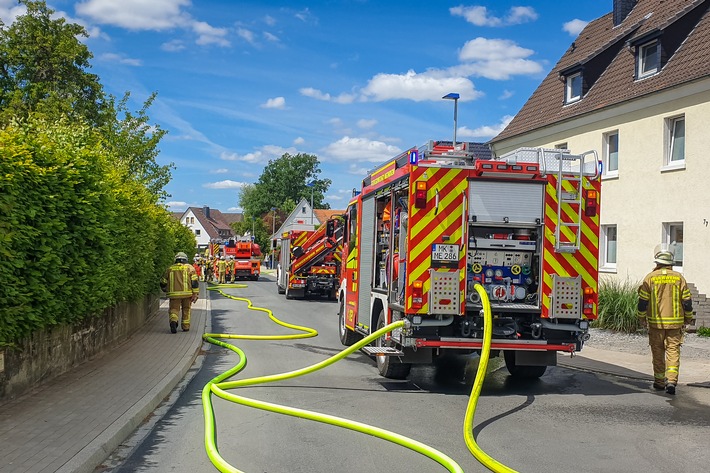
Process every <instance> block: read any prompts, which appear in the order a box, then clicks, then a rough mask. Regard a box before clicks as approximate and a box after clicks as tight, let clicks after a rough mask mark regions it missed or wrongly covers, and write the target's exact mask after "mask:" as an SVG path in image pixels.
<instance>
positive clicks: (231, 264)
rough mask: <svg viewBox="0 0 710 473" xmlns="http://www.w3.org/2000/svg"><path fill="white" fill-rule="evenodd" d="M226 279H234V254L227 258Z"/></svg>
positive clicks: (230, 280)
mask: <svg viewBox="0 0 710 473" xmlns="http://www.w3.org/2000/svg"><path fill="white" fill-rule="evenodd" d="M226 279H227V281H228V282H232V281H234V256H230V257H229V259H228V260H227V278H226Z"/></svg>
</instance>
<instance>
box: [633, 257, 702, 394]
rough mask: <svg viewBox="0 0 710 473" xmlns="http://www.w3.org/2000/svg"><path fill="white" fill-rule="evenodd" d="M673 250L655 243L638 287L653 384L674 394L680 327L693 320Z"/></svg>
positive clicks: (681, 334)
mask: <svg viewBox="0 0 710 473" xmlns="http://www.w3.org/2000/svg"><path fill="white" fill-rule="evenodd" d="M673 260H674V255H673V253H672V252H671V251H670V250H668V249H665V248H661V247H656V252H655V258H654V260H653V261H654V263H656V268H655V269H654V270H653V271H651V272H650V273H649V274H648V275H647V276H646V277H645V278H644V280H643V283H642V284H641V287H639V290H638V294H639V302H638V316H639V318H640V322H641V325H643V326H646V325H648V344H649V345H650V346H651V355H652V357H653V378H654V381H653V387H654V389H657V390H659V391H661V390H663V389H665V390H666V392H667V393H668V394H675V388H676V384H678V369H679V368H680V346H681V344H682V343H683V328H684V326H685V325H687V324H690V323H692V321H693V302H692V300H691V296H690V290H689V289H688V284H687V283H686V281H685V278H683V275H682V274H680V273H679V272H677V271H673V269H672V266H673Z"/></svg>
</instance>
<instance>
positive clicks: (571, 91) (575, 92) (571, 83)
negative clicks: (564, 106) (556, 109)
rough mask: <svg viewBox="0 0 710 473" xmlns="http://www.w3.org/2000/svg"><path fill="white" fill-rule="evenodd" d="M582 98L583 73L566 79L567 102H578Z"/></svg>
mask: <svg viewBox="0 0 710 473" xmlns="http://www.w3.org/2000/svg"><path fill="white" fill-rule="evenodd" d="M581 98H582V73H581V72H577V73H576V74H572V75H570V76H568V77H567V78H566V79H565V102H566V103H571V102H576V101H577V100H579V99H581Z"/></svg>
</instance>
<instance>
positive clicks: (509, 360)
mask: <svg viewBox="0 0 710 473" xmlns="http://www.w3.org/2000/svg"><path fill="white" fill-rule="evenodd" d="M503 357H504V358H505V367H506V368H507V369H508V372H509V373H510V375H511V376H512V377H513V378H519V379H537V378H539V377H541V376H542V375H543V374H545V371H546V370H547V366H520V365H516V364H515V350H504V351H503Z"/></svg>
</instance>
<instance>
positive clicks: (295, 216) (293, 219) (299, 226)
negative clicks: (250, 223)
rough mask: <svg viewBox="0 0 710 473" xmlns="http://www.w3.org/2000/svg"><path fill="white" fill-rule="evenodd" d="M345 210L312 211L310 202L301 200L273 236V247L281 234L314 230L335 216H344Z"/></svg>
mask: <svg viewBox="0 0 710 473" xmlns="http://www.w3.org/2000/svg"><path fill="white" fill-rule="evenodd" d="M344 213H345V210H330V209H327V210H326V209H311V205H310V204H309V203H308V200H306V199H301V201H300V202H299V203H298V205H296V207H295V208H294V209H293V211H291V213H290V214H289V215H288V216H287V217H286V219H285V220H284V222H283V223H282V224H281V226H280V227H279V228H278V229H277V230H275V231H274V233H273V234H272V235H271V238H270V240H271V247H272V248H275V247H276V244H277V241H279V240H280V238H281V234H282V233H283V232H287V231H290V230H313V229H315V228H317V227H318V226H319V225H322V224H324V223H325V222H326V221H327V220H328V219H329V218H331V217H332V216H334V215H342V214H344Z"/></svg>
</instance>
